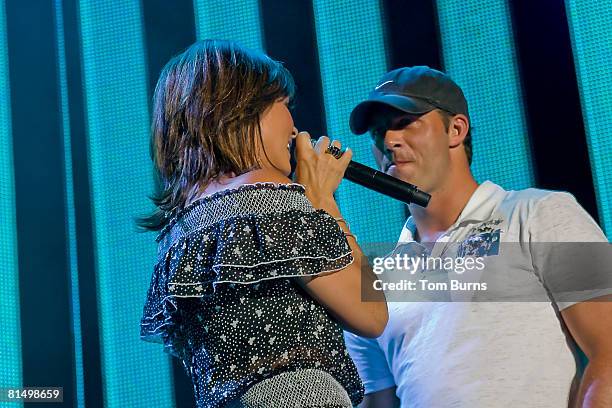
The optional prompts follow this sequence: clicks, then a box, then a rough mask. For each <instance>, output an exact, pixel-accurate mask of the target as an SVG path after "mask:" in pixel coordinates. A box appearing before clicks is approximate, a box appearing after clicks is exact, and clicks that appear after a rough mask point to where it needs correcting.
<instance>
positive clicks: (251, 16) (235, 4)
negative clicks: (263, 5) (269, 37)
mask: <svg viewBox="0 0 612 408" xmlns="http://www.w3.org/2000/svg"><path fill="white" fill-rule="evenodd" d="M279 6H281V7H282V5H279ZM193 9H194V15H195V20H196V35H197V38H198V40H204V39H217V40H233V41H237V42H238V43H240V44H241V45H242V46H244V47H247V48H251V49H253V50H257V51H263V49H264V43H263V34H262V27H261V16H260V14H261V12H260V10H259V2H258V1H257V0H239V1H223V0H194V2H193Z"/></svg>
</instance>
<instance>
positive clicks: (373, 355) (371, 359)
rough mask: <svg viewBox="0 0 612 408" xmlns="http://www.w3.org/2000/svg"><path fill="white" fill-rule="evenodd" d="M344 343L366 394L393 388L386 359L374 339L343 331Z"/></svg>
mask: <svg viewBox="0 0 612 408" xmlns="http://www.w3.org/2000/svg"><path fill="white" fill-rule="evenodd" d="M344 341H345V343H346V348H347V350H348V352H349V355H350V356H351V358H352V359H353V362H354V363H355V366H356V367H357V372H358V373H359V377H361V381H362V382H363V385H364V388H365V393H366V394H371V393H374V392H377V391H381V390H384V389H386V388H390V387H394V386H395V380H394V379H393V374H391V371H390V370H389V365H388V364H387V359H386V358H385V355H384V354H383V352H382V350H381V348H380V346H379V345H378V342H377V341H376V339H368V338H365V337H361V336H358V335H356V334H353V333H350V332H347V331H345V332H344Z"/></svg>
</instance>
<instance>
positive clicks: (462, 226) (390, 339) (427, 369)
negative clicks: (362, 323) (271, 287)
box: [345, 66, 612, 408]
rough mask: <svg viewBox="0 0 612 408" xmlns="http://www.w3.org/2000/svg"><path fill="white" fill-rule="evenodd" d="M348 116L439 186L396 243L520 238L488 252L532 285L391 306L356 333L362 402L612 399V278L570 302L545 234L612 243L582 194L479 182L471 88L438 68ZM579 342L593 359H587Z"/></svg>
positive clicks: (406, 79)
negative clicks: (382, 323) (375, 331)
mask: <svg viewBox="0 0 612 408" xmlns="http://www.w3.org/2000/svg"><path fill="white" fill-rule="evenodd" d="M350 125H351V130H352V131H353V132H354V133H355V134H362V133H365V132H366V131H370V133H371V134H372V137H373V140H374V146H373V151H374V153H375V155H376V158H377V162H378V164H379V165H380V167H381V169H382V170H384V171H385V172H386V173H387V174H390V175H392V176H395V177H397V178H399V179H401V180H403V181H406V182H409V183H412V184H415V185H417V186H418V187H419V188H420V189H421V190H423V191H426V192H428V193H429V194H431V200H430V202H429V205H428V206H427V207H426V208H422V207H419V206H416V205H409V209H410V214H411V216H410V217H409V218H408V220H407V221H406V224H405V226H404V229H403V231H402V233H401V236H400V240H399V241H400V242H399V243H398V246H397V247H396V251H398V250H401V249H402V248H403V247H404V246H405V245H413V244H415V245H420V244H421V245H425V246H426V248H427V253H428V255H429V256H434V255H441V254H443V253H444V252H445V251H446V249H448V248H449V245H450V244H451V243H456V244H457V245H456V247H458V248H463V249H464V250H465V248H467V247H468V246H469V245H466V243H467V244H470V243H473V242H479V243H482V242H483V241H488V245H489V246H488V247H487V248H491V245H490V244H491V243H493V242H495V241H501V245H504V243H512V242H515V243H520V244H518V249H519V250H518V252H517V255H516V256H512V257H508V256H506V257H505V258H504V257H502V252H503V251H504V250H505V249H504V248H507V247H502V248H501V250H500V249H499V248H498V249H497V251H498V252H495V251H492V252H489V253H488V254H487V255H488V256H486V257H485V258H484V259H485V260H487V259H488V260H491V261H495V260H498V261H499V260H502V262H501V264H502V265H503V268H502V269H500V270H501V271H502V272H503V273H498V274H497V275H496V276H495V277H494V279H502V280H503V279H506V282H511V283H510V285H512V282H515V283H516V282H517V280H518V282H520V284H518V285H515V286H514V290H515V291H518V292H519V295H520V294H522V295H525V297H524V298H522V299H525V301H513V300H517V299H521V298H520V296H519V297H518V298H507V299H505V300H507V301H504V302H500V301H496V300H500V299H499V298H489V300H492V301H490V302H479V301H474V302H463V303H460V302H431V301H429V302H428V301H420V302H390V303H389V307H388V309H389V322H388V324H387V327H386V329H385V331H384V332H383V334H382V335H381V336H380V337H378V338H376V339H365V338H362V337H359V336H356V335H353V334H351V333H348V332H345V339H346V343H347V346H348V348H349V352H350V355H351V357H352V358H353V360H354V361H355V363H356V365H357V368H358V370H359V373H360V376H361V377H362V380H363V381H364V385H365V392H366V397H365V399H364V401H363V403H362V404H361V405H360V407H384V408H387V407H393V406H402V407H417V408H421V407H423V408H425V407H427V408H445V407H458V408H463V407H466V408H467V407H470V408H474V407H476V408H478V407H483V408H484V407H487V408H490V407H514V406H517V407H551V408H553V407H555V408H557V407H567V406H570V407H612V302H610V301H609V300H610V298H609V297H608V296H607V295H609V294H610V293H611V291H610V287H612V286H611V285H607V286H606V285H603V286H602V285H599V286H591V287H589V288H588V289H592V290H585V291H580V292H578V294H576V292H572V293H573V295H572V296H570V297H569V298H567V297H566V298H564V299H563V298H562V297H561V296H557V295H558V293H552V292H554V291H551V288H550V287H555V286H556V287H558V286H559V285H560V286H563V282H561V277H560V276H559V275H560V274H561V273H560V272H559V271H558V269H557V268H555V267H552V266H551V265H552V261H553V260H551V256H549V255H550V253H547V252H546V251H548V250H549V249H547V248H552V247H551V246H550V244H545V243H555V242H601V243H604V244H603V245H606V246H607V245H609V244H607V239H606V237H605V235H604V234H603V232H602V231H601V229H600V228H599V227H598V226H597V225H596V223H595V222H594V221H593V219H592V218H591V217H590V216H589V215H588V214H587V213H586V212H585V211H584V210H583V209H582V208H581V207H580V206H579V205H578V203H577V202H576V200H575V198H574V197H573V196H572V195H571V194H568V193H564V192H552V191H546V190H539V189H526V190H522V191H505V190H504V189H502V188H501V187H500V186H498V185H496V184H494V183H492V182H491V181H485V182H484V183H482V184H480V185H479V184H478V183H477V182H476V181H475V180H474V177H473V176H472V173H471V171H470V164H471V156H472V148H471V147H472V144H471V135H470V119H469V114H468V107H467V102H466V100H465V97H464V95H463V92H462V91H461V89H460V88H459V86H457V84H455V83H454V82H453V81H452V80H451V79H450V78H449V77H448V76H447V75H445V74H444V73H442V72H439V71H436V70H433V69H431V68H428V67H422V66H421V67H411V68H401V69H397V70H394V71H391V72H389V73H387V74H385V75H384V76H383V77H382V79H381V80H380V81H379V83H378V85H377V86H376V88H375V89H374V90H373V91H372V92H371V93H370V96H369V98H368V100H366V101H364V102H362V103H360V104H359V105H357V107H356V108H355V109H354V110H353V112H352V114H351V119H350ZM498 159H500V158H498ZM425 243H430V244H429V245H426V244H425ZM535 243H543V244H542V246H539V247H538V246H536V244H535ZM507 245H511V244H507ZM546 245H549V246H546ZM451 246H452V245H451ZM606 248H607V249H609V247H606ZM551 250H552V249H551ZM552 258H554V257H552ZM499 263H500V262H498V264H499ZM491 264H494V262H491ZM597 266H599V267H601V265H597ZM605 267H607V268H608V269H607V272H606V271H604V275H607V276H604V280H605V281H606V282H609V275H608V274H609V271H610V267H609V265H605V266H604V268H605ZM577 269H580V268H571V273H575V274H580V278H579V281H581V282H582V281H583V280H585V279H586V280H589V279H591V280H593V279H595V280H597V278H598V277H601V274H602V273H601V270H600V271H595V270H593V268H585V269H587V270H577ZM485 271H486V270H485ZM565 274H566V275H567V271H565ZM589 274H593V276H590V275H589ZM597 274H599V276H595V275H597ZM424 276H427V275H424ZM564 278H567V276H565V277H564ZM571 278H572V279H574V278H575V277H571ZM573 282H574V283H575V282H576V279H574V280H573ZM498 289H499V288H498ZM566 289H567V288H566ZM570 289H571V288H570ZM595 289H598V290H595ZM570 292H571V291H570ZM504 294H505V293H504V291H503V290H498V292H497V294H496V295H495V296H500V297H503V296H504ZM549 295H550V298H549V297H547V296H549ZM388 299H390V298H389V297H388ZM438 299H439V298H438ZM473 299H476V298H473ZM464 300H465V299H464ZM545 300H547V301H545ZM587 300H597V301H587ZM578 347H579V348H580V350H582V352H584V354H585V355H586V357H588V361H589V362H588V365H587V366H586V367H579V368H578V369H577V367H576V366H577V365H580V364H579V358H578V351H577V350H578ZM583 369H584V371H583Z"/></svg>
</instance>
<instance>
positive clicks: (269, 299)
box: [140, 183, 364, 407]
mask: <svg viewBox="0 0 612 408" xmlns="http://www.w3.org/2000/svg"><path fill="white" fill-rule="evenodd" d="M304 193H305V190H304V187H303V186H302V185H299V184H274V183H256V184H247V185H244V186H240V187H238V188H235V189H231V190H225V191H221V192H218V193H215V194H213V195H211V196H208V197H205V198H202V199H200V200H197V201H195V202H194V203H192V204H191V205H189V206H188V207H186V208H185V209H183V210H181V211H178V212H176V213H175V214H174V216H173V217H172V218H171V220H170V221H169V223H168V225H167V227H166V228H164V230H162V231H161V232H160V234H159V236H158V239H157V240H158V242H159V251H158V260H157V263H156V264H155V268H154V273H153V276H152V279H151V285H150V287H149V290H148V292H147V298H146V302H145V306H144V311H143V317H142V321H141V333H140V335H141V338H142V339H143V340H145V341H150V342H156V343H162V344H163V345H164V350H165V351H166V352H167V353H169V354H171V355H173V356H176V357H178V358H180V359H181V360H182V361H183V366H184V368H185V370H186V372H187V373H188V375H189V376H190V377H191V380H192V382H193V386H194V392H195V397H196V401H197V406H198V407H222V406H224V405H225V404H227V403H228V402H229V401H231V400H234V399H236V398H238V397H240V396H241V395H243V394H244V393H245V392H246V391H247V389H248V388H249V387H251V386H253V385H255V384H257V383H259V382H261V381H263V380H265V379H267V378H271V377H272V376H274V375H278V374H281V373H284V372H289V371H295V370H301V369H317V370H322V371H325V372H327V373H329V374H330V375H332V376H333V377H334V378H335V379H336V380H337V381H338V383H340V384H341V385H342V387H344V389H345V390H346V391H347V393H348V395H349V397H350V398H351V402H352V403H353V404H354V405H357V404H359V402H361V400H362V399H363V393H364V389H363V384H362V383H361V380H360V379H359V376H358V374H357V370H356V368H355V365H354V364H353V361H352V360H351V359H350V357H349V355H348V352H347V350H346V347H345V344H344V337H343V333H342V329H341V327H340V325H339V324H338V322H337V321H335V320H334V319H333V317H331V315H330V314H329V313H328V312H327V310H326V309H325V308H324V307H323V306H321V305H320V304H319V303H317V302H316V301H315V300H314V299H312V298H311V297H310V296H308V294H306V293H305V292H304V291H303V289H302V288H301V287H300V286H299V285H298V284H297V282H295V280H294V277H297V276H301V275H302V276H303V275H316V274H319V273H323V272H329V271H335V270H339V269H342V268H344V267H346V266H347V265H349V264H350V263H352V262H353V257H352V252H351V250H350V247H349V246H348V243H347V241H346V238H345V236H344V234H343V233H342V230H341V229H340V228H339V227H338V224H337V223H336V221H335V220H334V219H333V217H331V216H330V215H329V214H327V213H326V212H325V211H322V210H315V209H314V208H313V207H312V205H310V203H309V202H308V199H307V198H306V196H305V194H304Z"/></svg>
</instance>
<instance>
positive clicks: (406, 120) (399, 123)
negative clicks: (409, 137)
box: [390, 116, 414, 130]
mask: <svg viewBox="0 0 612 408" xmlns="http://www.w3.org/2000/svg"><path fill="white" fill-rule="evenodd" d="M413 121H414V118H413V117H412V116H404V117H401V118H398V119H397V120H394V121H393V123H391V126H390V129H392V130H400V129H403V128H405V127H406V126H408V125H410V123H412V122H413Z"/></svg>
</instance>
